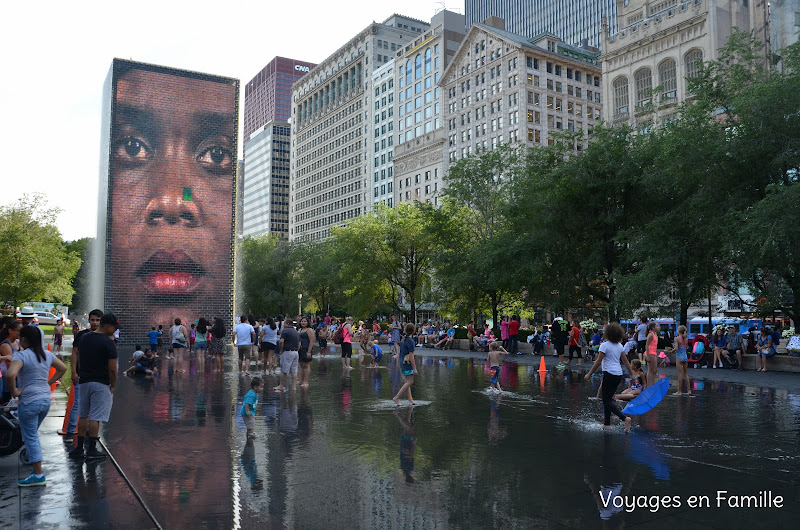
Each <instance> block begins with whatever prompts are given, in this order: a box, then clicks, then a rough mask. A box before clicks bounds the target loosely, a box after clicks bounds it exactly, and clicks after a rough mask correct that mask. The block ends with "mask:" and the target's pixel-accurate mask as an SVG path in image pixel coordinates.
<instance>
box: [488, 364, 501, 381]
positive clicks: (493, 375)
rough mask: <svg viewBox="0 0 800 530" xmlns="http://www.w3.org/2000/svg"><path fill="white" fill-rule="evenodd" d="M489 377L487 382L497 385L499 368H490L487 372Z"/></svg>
mask: <svg viewBox="0 0 800 530" xmlns="http://www.w3.org/2000/svg"><path fill="white" fill-rule="evenodd" d="M489 373H490V374H491V377H490V378H489V382H490V383H491V384H493V385H496V384H497V379H498V377H500V367H499V366H492V367H491V369H490V370H489Z"/></svg>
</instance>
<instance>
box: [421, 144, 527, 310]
mask: <svg viewBox="0 0 800 530" xmlns="http://www.w3.org/2000/svg"><path fill="white" fill-rule="evenodd" d="M523 154H524V151H523V149H522V148H521V147H520V146H518V145H512V144H505V145H502V146H500V147H499V148H497V149H492V150H490V151H481V152H480V153H478V154H477V155H474V156H469V157H467V158H464V159H461V160H459V161H458V162H456V163H455V164H454V165H453V166H451V167H450V170H449V171H448V173H447V175H446V176H445V184H446V186H447V188H446V191H445V200H444V204H443V206H442V208H441V209H439V210H435V209H433V208H430V207H428V208H427V210H428V214H427V215H428V217H429V218H430V219H431V222H430V223H429V226H430V227H431V229H432V231H433V236H434V238H435V240H436V241H437V242H438V245H437V250H436V253H435V258H434V259H435V266H436V271H437V272H436V278H437V282H438V286H439V288H440V289H441V291H442V292H443V293H446V294H445V298H447V299H449V302H450V305H451V307H453V308H454V309H456V310H457V312H458V314H459V315H461V316H463V315H464V314H465V313H466V312H467V309H468V308H469V306H470V305H472V308H471V309H472V311H470V312H472V313H474V312H475V310H476V309H477V307H478V306H479V305H480V304H481V303H482V302H485V303H486V305H487V306H488V308H489V309H490V310H491V313H492V318H493V319H494V322H495V324H497V322H498V321H499V309H500V308H501V307H502V306H503V305H504V304H505V303H507V302H508V301H509V299H510V298H511V297H514V296H516V297H517V298H519V293H520V289H519V287H518V281H517V279H516V278H515V275H514V274H513V268H508V267H506V265H508V263H509V258H510V255H511V252H512V250H511V245H512V242H511V232H510V229H511V226H510V223H509V222H508V218H507V213H508V211H509V208H508V206H509V204H511V203H513V202H514V201H515V197H514V188H513V186H512V183H513V181H514V180H515V179H517V178H518V177H519V175H520V174H521V173H522V172H523V171H524V162H525V158H524V156H523Z"/></svg>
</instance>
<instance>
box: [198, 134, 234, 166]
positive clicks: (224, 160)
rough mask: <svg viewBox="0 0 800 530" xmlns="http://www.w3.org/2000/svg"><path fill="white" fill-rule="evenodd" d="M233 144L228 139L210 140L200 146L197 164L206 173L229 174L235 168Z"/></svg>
mask: <svg viewBox="0 0 800 530" xmlns="http://www.w3.org/2000/svg"><path fill="white" fill-rule="evenodd" d="M230 145H231V142H230V140H228V139H227V138H210V139H208V140H206V141H205V142H203V143H202V144H201V145H200V148H199V149H198V153H197V157H196V160H197V163H198V164H200V166H202V167H203V169H205V170H206V171H208V172H210V173H214V174H217V175H220V174H225V173H229V172H230V171H231V168H232V167H233V152H232V150H231V148H230V147H228V146H230Z"/></svg>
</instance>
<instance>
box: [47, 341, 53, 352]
mask: <svg viewBox="0 0 800 530" xmlns="http://www.w3.org/2000/svg"><path fill="white" fill-rule="evenodd" d="M47 351H53V350H51V349H50V343H49V342H48V343H47Z"/></svg>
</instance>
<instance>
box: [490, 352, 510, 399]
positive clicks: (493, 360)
mask: <svg viewBox="0 0 800 530" xmlns="http://www.w3.org/2000/svg"><path fill="white" fill-rule="evenodd" d="M501 355H508V352H507V351H506V349H505V348H503V347H502V346H501V345H500V343H499V342H492V343H491V344H489V359H488V363H489V366H490V368H489V370H490V373H491V378H490V379H489V383H490V386H491V387H492V388H494V389H495V390H497V391H498V392H502V391H503V389H502V388H500V381H499V378H500V356H501Z"/></svg>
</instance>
